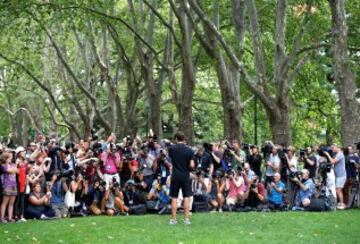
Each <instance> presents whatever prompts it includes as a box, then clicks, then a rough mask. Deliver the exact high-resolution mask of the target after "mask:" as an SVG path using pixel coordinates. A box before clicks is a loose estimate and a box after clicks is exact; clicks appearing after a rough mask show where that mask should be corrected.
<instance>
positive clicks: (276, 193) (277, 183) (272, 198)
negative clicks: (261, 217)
mask: <svg viewBox="0 0 360 244" xmlns="http://www.w3.org/2000/svg"><path fill="white" fill-rule="evenodd" d="M280 178H281V176H280V173H275V174H274V181H273V182H269V184H268V186H267V191H268V193H267V200H268V207H269V208H270V209H272V210H275V209H278V210H282V209H283V205H284V191H285V184H284V183H283V182H281V180H280Z"/></svg>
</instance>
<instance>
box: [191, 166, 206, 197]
mask: <svg viewBox="0 0 360 244" xmlns="http://www.w3.org/2000/svg"><path fill="white" fill-rule="evenodd" d="M192 188H193V192H194V201H195V202H207V203H208V202H209V200H210V195H209V193H210V191H211V181H210V178H209V175H208V174H207V173H205V172H204V171H202V170H200V169H198V170H197V171H196V178H195V180H193V182H192Z"/></svg>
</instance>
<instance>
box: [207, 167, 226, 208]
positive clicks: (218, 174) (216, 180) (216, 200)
mask: <svg viewBox="0 0 360 244" xmlns="http://www.w3.org/2000/svg"><path fill="white" fill-rule="evenodd" d="M225 185H226V179H225V177H224V172H223V171H222V170H217V171H215V175H214V176H213V177H212V184H211V191H210V205H211V207H212V208H213V210H216V209H218V210H219V212H222V211H223V206H224V203H225V198H224V190H225Z"/></svg>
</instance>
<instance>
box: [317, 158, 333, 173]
mask: <svg viewBox="0 0 360 244" xmlns="http://www.w3.org/2000/svg"><path fill="white" fill-rule="evenodd" d="M319 171H320V172H326V173H330V172H331V163H329V162H328V161H326V162H322V163H320V164H319Z"/></svg>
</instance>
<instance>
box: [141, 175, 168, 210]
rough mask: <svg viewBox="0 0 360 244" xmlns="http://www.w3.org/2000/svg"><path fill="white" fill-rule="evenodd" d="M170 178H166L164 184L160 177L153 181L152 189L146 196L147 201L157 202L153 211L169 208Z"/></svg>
mask: <svg viewBox="0 0 360 244" xmlns="http://www.w3.org/2000/svg"><path fill="white" fill-rule="evenodd" d="M169 194H170V176H168V177H167V179H166V181H165V184H163V183H162V178H161V175H158V177H157V178H156V179H155V180H154V182H153V185H152V188H151V190H150V192H149V194H148V196H147V200H151V201H157V203H156V206H155V209H158V210H159V209H162V208H164V207H170V205H169V204H170V195H169Z"/></svg>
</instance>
